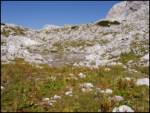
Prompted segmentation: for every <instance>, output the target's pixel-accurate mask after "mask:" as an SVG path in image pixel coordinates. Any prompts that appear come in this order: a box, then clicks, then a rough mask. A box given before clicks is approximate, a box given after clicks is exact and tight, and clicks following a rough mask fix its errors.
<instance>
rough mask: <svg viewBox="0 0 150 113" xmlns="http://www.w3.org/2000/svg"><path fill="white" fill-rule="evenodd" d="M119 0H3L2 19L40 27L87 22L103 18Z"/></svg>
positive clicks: (6, 21) (26, 25)
mask: <svg viewBox="0 0 150 113" xmlns="http://www.w3.org/2000/svg"><path fill="white" fill-rule="evenodd" d="M117 2H119V1H61V2H60V1H55V2H54V1H53V2H52V1H20V2H19V1H3V2H2V4H1V6H2V7H1V21H2V22H5V23H13V24H17V25H22V26H25V27H29V28H33V29H40V28H42V27H43V26H44V25H46V24H53V25H62V26H63V25H65V24H86V23H89V22H94V21H96V20H99V19H102V18H104V17H105V16H106V14H107V13H108V11H109V10H110V8H111V7H112V6H113V5H114V4H115V3H117Z"/></svg>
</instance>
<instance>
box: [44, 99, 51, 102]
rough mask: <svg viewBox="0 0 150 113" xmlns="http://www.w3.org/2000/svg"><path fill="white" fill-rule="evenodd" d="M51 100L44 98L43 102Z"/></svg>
mask: <svg viewBox="0 0 150 113" xmlns="http://www.w3.org/2000/svg"><path fill="white" fill-rule="evenodd" d="M49 100H50V99H49V98H43V99H42V101H44V102H45V101H49Z"/></svg>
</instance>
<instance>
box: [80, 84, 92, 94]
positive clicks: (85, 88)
mask: <svg viewBox="0 0 150 113" xmlns="http://www.w3.org/2000/svg"><path fill="white" fill-rule="evenodd" d="M80 87H81V90H82V91H83V92H86V91H92V88H93V87H94V86H93V84H92V83H83V84H81V85H80Z"/></svg>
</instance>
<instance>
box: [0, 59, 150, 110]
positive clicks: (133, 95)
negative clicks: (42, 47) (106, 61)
mask: <svg viewBox="0 0 150 113" xmlns="http://www.w3.org/2000/svg"><path fill="white" fill-rule="evenodd" d="M39 66H41V67H43V68H38V67H36V66H34V65H31V64H28V63H27V62H25V61H24V60H23V59H15V63H12V64H2V66H1V85H2V86H3V87H4V90H2V91H1V111H2V112H4V111H5V112H13V111H14V112H58V111H59V112H90V111H91V112H98V111H102V112H111V111H112V109H113V108H114V107H116V106H119V105H122V104H126V105H129V106H131V107H132V108H133V109H134V110H135V111H136V112H142V111H147V112H148V111H149V100H148V98H149V89H148V87H145V86H141V87H139V86H136V85H135V84H134V81H127V80H125V79H124V78H125V77H132V78H133V79H134V78H140V77H142V74H141V73H139V72H138V73H130V74H129V73H128V72H127V70H126V69H124V68H123V67H122V66H121V65H116V66H109V67H105V66H101V67H99V68H97V69H90V68H85V67H72V66H70V65H66V66H63V67H58V68H56V67H49V66H48V65H46V64H41V65H39ZM12 67H13V68H12ZM106 68H109V69H110V70H109V71H106ZM80 72H82V73H84V74H85V75H86V77H85V78H79V77H78V74H79V73H80ZM70 74H71V75H73V76H74V77H76V78H77V80H75V79H72V78H71V76H70ZM89 82H90V83H92V84H93V86H94V88H93V90H92V91H91V92H82V91H81V88H80V85H81V84H83V83H89ZM69 87H71V88H72V89H73V90H72V92H73V94H72V96H71V97H70V96H66V95H65V92H66V91H68V88H69ZM95 88H100V89H102V90H105V89H106V88H109V89H112V90H113V93H112V94H111V95H107V94H103V93H98V92H96V89H95ZM54 95H59V96H61V99H59V100H57V101H56V102H55V103H53V106H47V105H43V104H40V103H41V102H42V99H43V98H46V97H48V98H51V97H53V96H54ZM114 95H120V96H123V98H124V100H123V101H121V102H114V101H113V100H111V99H110V98H111V97H113V96H114ZM10 105H11V106H10Z"/></svg>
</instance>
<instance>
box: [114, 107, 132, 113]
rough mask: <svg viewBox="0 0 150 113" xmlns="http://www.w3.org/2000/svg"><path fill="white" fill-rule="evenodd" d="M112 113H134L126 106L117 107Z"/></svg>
mask: <svg viewBox="0 0 150 113" xmlns="http://www.w3.org/2000/svg"><path fill="white" fill-rule="evenodd" d="M112 112H134V110H133V109H132V108H130V107H129V106H127V105H121V106H119V107H115V108H114V109H113V110H112Z"/></svg>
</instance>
